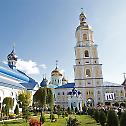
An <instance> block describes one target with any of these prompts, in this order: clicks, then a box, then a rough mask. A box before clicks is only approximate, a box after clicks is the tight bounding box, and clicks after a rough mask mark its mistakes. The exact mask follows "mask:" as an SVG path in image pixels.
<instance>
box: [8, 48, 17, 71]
mask: <svg viewBox="0 0 126 126" xmlns="http://www.w3.org/2000/svg"><path fill="white" fill-rule="evenodd" d="M7 60H8V66H9V67H10V68H11V69H14V68H16V62H17V56H16V54H15V50H14V47H13V50H12V51H11V53H10V54H9V55H8V56H7Z"/></svg>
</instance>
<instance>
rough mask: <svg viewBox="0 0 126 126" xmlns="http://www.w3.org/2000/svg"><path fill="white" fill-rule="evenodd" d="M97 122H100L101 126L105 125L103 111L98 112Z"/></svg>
mask: <svg viewBox="0 0 126 126" xmlns="http://www.w3.org/2000/svg"><path fill="white" fill-rule="evenodd" d="M99 122H100V124H101V126H104V125H105V122H106V116H105V113H104V111H103V110H100V112H99Z"/></svg>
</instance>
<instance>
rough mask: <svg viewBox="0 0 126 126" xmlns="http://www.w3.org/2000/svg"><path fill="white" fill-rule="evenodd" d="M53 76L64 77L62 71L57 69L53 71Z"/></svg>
mask: <svg viewBox="0 0 126 126" xmlns="http://www.w3.org/2000/svg"><path fill="white" fill-rule="evenodd" d="M51 76H63V75H62V74H61V73H60V71H59V70H58V68H57V67H56V68H55V70H53V71H52V72H51Z"/></svg>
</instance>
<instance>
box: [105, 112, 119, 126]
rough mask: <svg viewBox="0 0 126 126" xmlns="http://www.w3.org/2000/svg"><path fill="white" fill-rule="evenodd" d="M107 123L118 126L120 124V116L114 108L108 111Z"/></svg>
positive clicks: (109, 125)
mask: <svg viewBox="0 0 126 126" xmlns="http://www.w3.org/2000/svg"><path fill="white" fill-rule="evenodd" d="M107 125H108V126H118V125H119V121H118V117H117V115H116V113H115V111H114V110H109V111H108V116H107Z"/></svg>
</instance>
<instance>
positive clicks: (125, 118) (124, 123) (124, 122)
mask: <svg viewBox="0 0 126 126" xmlns="http://www.w3.org/2000/svg"><path fill="white" fill-rule="evenodd" d="M120 126H126V111H125V112H123V113H122V115H121V118H120Z"/></svg>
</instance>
